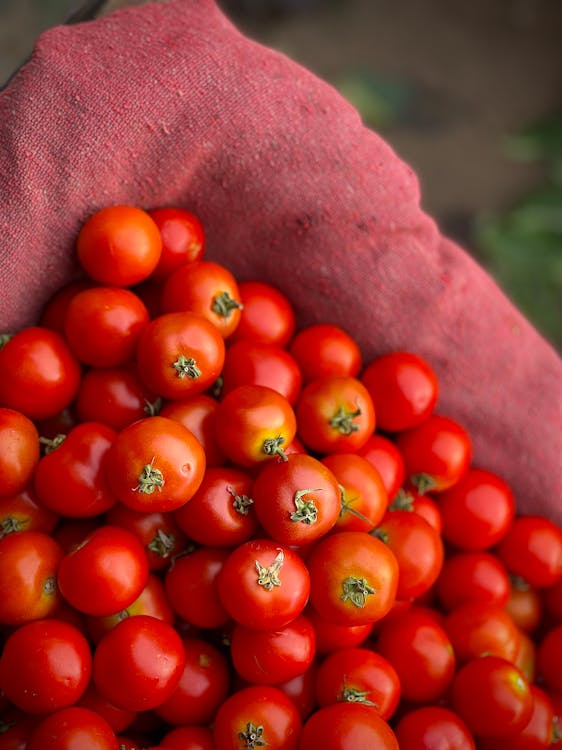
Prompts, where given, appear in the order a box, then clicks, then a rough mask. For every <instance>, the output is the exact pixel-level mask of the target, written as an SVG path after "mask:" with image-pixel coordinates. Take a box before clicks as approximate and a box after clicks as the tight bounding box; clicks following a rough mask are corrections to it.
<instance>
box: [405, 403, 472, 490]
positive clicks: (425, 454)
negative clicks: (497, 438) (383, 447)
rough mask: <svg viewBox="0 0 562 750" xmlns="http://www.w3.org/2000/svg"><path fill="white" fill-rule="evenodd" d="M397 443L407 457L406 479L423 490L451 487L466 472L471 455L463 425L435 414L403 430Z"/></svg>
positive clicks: (468, 439) (467, 436)
mask: <svg viewBox="0 0 562 750" xmlns="http://www.w3.org/2000/svg"><path fill="white" fill-rule="evenodd" d="M396 444H397V446H398V448H399V450H400V452H401V453H402V456H403V457H404V463H405V466H406V477H407V479H408V480H409V481H410V482H411V483H412V484H413V485H414V486H415V487H417V489H418V490H419V491H420V492H422V494H423V493H424V492H427V491H428V490H430V491H433V492H442V491H443V490H447V489H449V487H452V486H453V485H454V484H456V483H457V482H458V481H459V480H460V479H461V477H462V476H463V475H464V474H465V473H466V472H467V470H468V467H469V464H470V459H471V457H472V443H471V440H470V437H469V435H468V433H467V431H466V430H465V429H464V427H462V426H461V425H460V424H458V423H457V422H455V421H454V420H452V419H449V417H442V416H438V415H436V414H433V415H432V416H430V417H428V418H427V419H426V420H425V421H424V422H422V423H421V424H419V425H418V426H417V427H412V428H411V429H409V430H406V431H405V432H401V433H400V434H399V435H398V436H397V438H396Z"/></svg>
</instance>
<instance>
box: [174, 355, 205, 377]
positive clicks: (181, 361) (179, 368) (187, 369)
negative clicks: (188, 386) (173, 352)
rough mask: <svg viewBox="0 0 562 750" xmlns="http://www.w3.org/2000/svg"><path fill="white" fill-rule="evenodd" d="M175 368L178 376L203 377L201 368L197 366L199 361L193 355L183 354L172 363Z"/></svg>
mask: <svg viewBox="0 0 562 750" xmlns="http://www.w3.org/2000/svg"><path fill="white" fill-rule="evenodd" d="M172 366H173V368H174V370H175V371H176V372H177V375H178V378H191V379H192V380H195V379H196V378H199V377H201V370H200V369H199V367H198V366H197V362H196V361H195V360H194V359H193V357H186V356H185V355H183V354H180V356H179V357H178V358H177V359H176V361H175V362H174V364H173V365H172Z"/></svg>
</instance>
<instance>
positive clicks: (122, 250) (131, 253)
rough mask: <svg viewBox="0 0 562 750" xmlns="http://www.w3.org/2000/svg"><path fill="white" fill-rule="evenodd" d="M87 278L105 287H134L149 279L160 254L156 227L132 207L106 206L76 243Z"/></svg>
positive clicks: (159, 241) (142, 213)
mask: <svg viewBox="0 0 562 750" xmlns="http://www.w3.org/2000/svg"><path fill="white" fill-rule="evenodd" d="M76 250H77V254H78V261H79V262H80V265H81V266H82V268H83V269H84V270H85V271H86V273H87V274H88V276H89V277H90V278H91V279H94V281H97V282H99V283H100V284H105V285H106V286H133V285H134V284H138V283H139V282H141V281H144V279H146V278H148V276H150V274H151V273H152V272H153V271H154V269H155V268H156V266H157V264H158V261H159V260H160V255H161V253H162V240H161V238H160V231H159V229H158V227H157V226H156V223H155V222H154V221H153V220H152V219H151V218H150V216H149V215H148V214H147V213H146V211H143V210H142V209H140V208H136V207H135V206H108V207H107V208H102V209H101V210H99V211H96V213H94V214H92V215H91V216H90V217H89V219H88V220H87V221H86V222H85V223H84V224H83V225H82V228H81V229H80V232H79V233H78V238H77V241H76Z"/></svg>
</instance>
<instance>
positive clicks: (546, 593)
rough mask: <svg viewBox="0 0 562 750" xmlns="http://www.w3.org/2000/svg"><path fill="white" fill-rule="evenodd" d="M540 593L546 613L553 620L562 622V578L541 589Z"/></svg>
mask: <svg viewBox="0 0 562 750" xmlns="http://www.w3.org/2000/svg"><path fill="white" fill-rule="evenodd" d="M540 593H541V595H542V597H541V598H542V600H543V602H544V606H545V608H546V611H547V612H548V614H549V615H550V616H551V617H553V618H554V620H555V622H557V623H558V622H559V623H562V578H561V579H560V580H559V581H558V583H555V584H553V585H552V586H548V587H547V588H544V589H541V590H540Z"/></svg>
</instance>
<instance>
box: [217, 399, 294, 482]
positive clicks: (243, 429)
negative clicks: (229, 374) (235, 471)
mask: <svg viewBox="0 0 562 750" xmlns="http://www.w3.org/2000/svg"><path fill="white" fill-rule="evenodd" d="M215 428H216V436H217V441H218V444H219V446H220V448H221V450H222V451H223V453H224V454H225V455H226V456H227V457H228V458H229V459H230V460H231V461H233V462H234V463H235V464H237V465H238V466H241V467H251V466H256V465H259V464H260V463H261V462H263V461H269V460H271V459H272V458H273V457H276V456H279V455H281V456H283V455H284V454H283V449H284V448H285V447H286V446H288V445H289V444H290V443H291V442H292V440H293V438H294V437H295V433H296V428H297V424H296V418H295V413H294V412H293V409H292V408H291V404H290V403H289V402H288V401H287V399H286V398H285V397H284V396H282V395H281V394H280V393H277V392H276V391H274V390H272V389H271V388H268V387H267V386H264V385H241V386H239V387H238V388H236V389H235V390H234V391H232V392H231V393H229V394H228V395H227V396H225V398H224V399H223V400H222V401H221V403H220V406H219V408H218V410H217V417H216V422H215Z"/></svg>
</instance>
